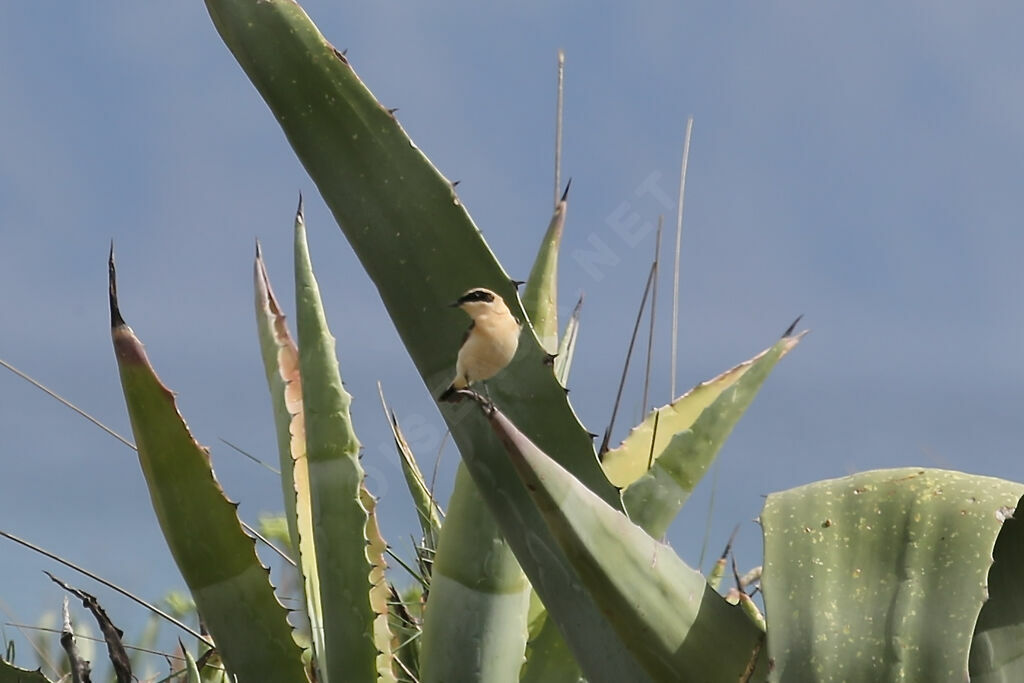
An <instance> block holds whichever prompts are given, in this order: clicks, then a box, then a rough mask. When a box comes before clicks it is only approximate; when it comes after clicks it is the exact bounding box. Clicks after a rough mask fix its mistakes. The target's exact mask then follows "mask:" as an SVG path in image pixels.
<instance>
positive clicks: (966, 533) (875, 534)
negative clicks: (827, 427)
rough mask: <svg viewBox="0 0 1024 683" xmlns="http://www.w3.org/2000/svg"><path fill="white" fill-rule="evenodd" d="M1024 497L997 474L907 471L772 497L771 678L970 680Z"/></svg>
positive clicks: (765, 580)
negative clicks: (1004, 534)
mask: <svg viewBox="0 0 1024 683" xmlns="http://www.w3.org/2000/svg"><path fill="white" fill-rule="evenodd" d="M1022 493H1024V485H1021V484H1016V483H1013V482H1008V481H1004V480H1000V479H994V478H991V477H980V476H973V475H966V474H962V473H959V472H950V471H945V470H934V469H923V468H901V469H893V470H878V471H872V472H862V473H860V474H856V475H852V476H849V477H844V478H841V479H832V480H828V481H822V482H816V483H814V484H808V485H806V486H801V487H798V488H795V489H791V490H789V491H783V492H781V493H775V494H772V495H770V496H768V499H767V500H766V502H765V507H764V511H763V512H762V514H761V522H762V526H763V527H764V539H765V565H764V574H763V577H762V590H763V591H764V598H765V610H766V617H767V619H768V623H769V637H768V654H769V657H771V659H772V660H773V661H774V663H775V667H774V669H773V671H772V674H771V677H770V680H773V681H790V680H820V679H821V677H822V675H823V672H842V675H843V677H844V679H845V680H873V681H898V680H907V681H947V680H967V676H968V652H969V649H970V646H971V642H972V637H973V633H974V628H975V623H976V622H977V620H978V615H979V612H980V611H981V609H982V605H983V603H985V600H986V599H987V593H986V582H987V577H988V573H989V569H990V566H991V564H992V550H993V547H994V545H995V542H996V538H997V536H998V535H999V532H1000V529H1001V527H1002V521H1001V520H1002V517H1003V516H1002V515H1001V514H1000V510H1007V509H1009V508H1012V507H1013V506H1015V505H1016V504H1017V501H1018V500H1019V499H1020V497H1021V494H1022ZM1017 571H1018V576H1019V568H1018V570H1017ZM828 675H830V674H828Z"/></svg>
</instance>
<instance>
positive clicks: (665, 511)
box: [622, 335, 803, 538]
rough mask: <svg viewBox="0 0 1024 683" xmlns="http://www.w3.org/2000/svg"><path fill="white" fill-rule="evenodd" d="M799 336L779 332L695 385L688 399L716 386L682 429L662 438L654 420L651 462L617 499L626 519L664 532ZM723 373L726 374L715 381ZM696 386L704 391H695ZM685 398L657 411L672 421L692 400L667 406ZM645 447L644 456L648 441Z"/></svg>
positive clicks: (702, 396)
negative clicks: (755, 350) (770, 341)
mask: <svg viewBox="0 0 1024 683" xmlns="http://www.w3.org/2000/svg"><path fill="white" fill-rule="evenodd" d="M802 336H803V335H796V336H793V337H783V338H782V339H780V340H779V341H778V342H777V343H776V344H775V346H773V347H771V348H769V349H767V350H765V351H764V352H762V353H760V354H758V355H757V356H755V357H754V358H753V359H752V360H749V361H747V362H746V363H743V364H742V365H739V366H737V367H736V368H733V369H732V370H729V371H728V372H726V373H724V374H723V375H719V377H717V378H715V379H713V380H711V381H710V382H707V383H705V384H701V385H699V386H698V387H697V388H696V389H694V390H693V391H691V392H690V393H689V394H687V396H691V397H692V396H694V395H697V396H698V398H696V399H695V400H693V402H694V403H700V402H702V401H703V400H704V399H707V398H709V397H710V395H711V394H713V393H715V391H716V390H717V389H719V388H721V389H722V390H721V392H720V393H718V395H717V396H716V397H715V398H714V400H713V401H712V402H711V403H710V404H709V405H707V406H706V407H705V408H704V409H703V410H701V411H700V414H699V416H698V417H697V419H696V420H695V421H693V422H692V423H691V424H690V425H689V426H688V427H687V428H686V429H684V430H682V431H680V432H677V433H676V434H675V435H673V436H671V438H670V439H669V440H668V442H667V443H665V442H664V441H662V439H661V433H662V429H663V427H662V423H661V422H660V421H659V422H658V423H657V427H658V433H657V434H653V432H652V434H653V438H654V441H655V454H654V455H655V458H654V460H653V464H652V465H651V466H650V469H648V470H647V471H646V472H645V473H644V474H643V475H641V476H640V478H639V479H637V480H636V481H634V482H633V483H632V484H630V485H629V487H628V488H627V489H626V490H625V492H623V495H622V502H623V504H624V505H625V507H626V512H627V513H628V514H629V517H630V519H632V520H633V521H634V522H635V523H636V524H639V525H640V526H641V527H643V528H644V530H646V531H647V533H649V534H650V535H651V536H653V537H654V538H661V537H662V536H664V535H665V532H666V531H668V527H669V525H670V524H671V523H672V520H673V519H675V516H676V515H677V514H678V513H679V510H680V509H681V508H682V507H683V503H685V502H686V500H687V499H688V498H689V497H690V494H691V493H693V489H694V488H695V487H696V486H697V484H698V483H699V482H700V480H701V478H703V476H704V474H705V473H706V472H707V471H708V468H709V467H711V463H713V462H714V460H715V457H717V455H718V452H719V450H721V448H722V444H724V443H725V440H726V439H727V438H729V434H730V433H731V432H732V428H733V427H734V426H735V425H736V423H737V422H738V421H739V419H740V418H741V417H743V413H745V412H746V410H747V408H748V407H749V406H750V404H751V402H752V401H753V400H754V397H755V396H756V395H757V392H758V390H759V389H760V388H761V385H762V384H764V381H765V380H766V379H767V378H768V374H769V373H770V372H771V371H772V370H773V369H774V368H775V364H776V363H778V362H779V359H780V358H782V356H784V355H786V354H787V353H788V352H789V351H790V350H791V349H792V348H793V347H794V346H796V345H797V343H799V341H800V339H801V338H802ZM740 368H742V369H740ZM723 377H726V378H727V379H726V380H724V381H719V380H721V379H722V378H723ZM712 387H713V388H712ZM701 389H705V391H703V392H700V390H701ZM698 392H700V393H699V394H698ZM686 399H687V397H686V396H684V397H683V398H682V399H680V400H679V401H678V402H677V403H676V404H673V405H671V406H665V407H664V408H662V409H661V411H662V412H661V413H658V414H659V415H669V416H671V417H675V418H676V419H677V421H676V426H677V427H678V425H679V424H680V422H679V421H678V419H679V417H680V416H681V415H685V414H686V412H688V410H689V409H691V408H692V406H686V407H684V408H683V409H681V410H675V411H673V410H672V408H673V406H675V405H679V404H682V403H684V402H686ZM670 419H671V418H670ZM639 431H641V428H637V429H635V430H634V431H633V434H630V437H634V435H635V434H637V432H639ZM659 441H660V442H661V443H664V447H663V448H662V449H661V450H660V451H658V450H657V444H658V442H659ZM649 443H650V442H648V444H649ZM639 445H642V444H640V443H639V442H638V440H637V439H635V438H634V439H633V442H632V444H631V447H633V448H636V447H637V446H639ZM647 449H648V457H650V445H648V447H647ZM645 466H646V463H645Z"/></svg>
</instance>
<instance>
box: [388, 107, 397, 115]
mask: <svg viewBox="0 0 1024 683" xmlns="http://www.w3.org/2000/svg"><path fill="white" fill-rule="evenodd" d="M396 111H398V107H394V108H390V109H388V113H389V114H391V115H392V116H394V115H395V112H396Z"/></svg>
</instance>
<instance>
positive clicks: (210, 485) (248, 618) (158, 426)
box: [110, 253, 306, 682]
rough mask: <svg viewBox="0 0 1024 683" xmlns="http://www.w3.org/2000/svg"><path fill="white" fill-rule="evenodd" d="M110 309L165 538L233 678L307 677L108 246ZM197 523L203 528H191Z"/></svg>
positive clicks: (263, 572) (262, 570)
mask: <svg viewBox="0 0 1024 683" xmlns="http://www.w3.org/2000/svg"><path fill="white" fill-rule="evenodd" d="M110 315H111V327H112V330H111V336H112V338H113V343H114V354H115V356H116V357H117V365H118V368H119V370H120V374H121V386H122V389H123V391H124V398H125V403H126V404H127V407H128V416H129V417H130V418H131V424H132V432H133V433H134V435H135V443H136V445H137V447H138V455H139V463H140V464H141V465H142V473H143V474H144V475H145V478H146V484H147V485H148V486H149V494H150V498H151V499H152V502H153V509H154V511H155V512H156V516H157V520H158V521H159V522H160V528H161V529H162V530H163V534H164V538H165V539H166V540H167V545H168V547H169V548H170V551H171V555H172V556H173V557H174V560H175V563H176V564H177V565H178V570H179V571H180V572H181V575H182V577H183V578H184V579H185V583H186V584H187V585H188V587H189V590H190V591H191V593H192V597H193V598H194V599H195V602H196V607H197V609H198V611H199V613H200V614H201V615H202V618H203V621H204V623H205V624H206V627H207V628H208V629H209V632H210V634H211V635H212V636H213V638H214V640H215V641H216V643H217V648H218V649H219V650H220V652H221V655H222V656H223V659H224V663H225V666H226V667H227V668H228V670H229V671H231V672H232V673H233V674H234V675H236V676H237V677H238V679H239V680H240V681H261V680H274V681H282V682H286V681H305V680H306V674H305V670H304V668H303V665H302V656H301V655H302V652H301V650H300V649H299V647H298V645H296V644H295V641H294V639H293V638H292V631H291V627H290V626H289V625H288V618H287V611H286V610H285V608H284V607H283V606H282V605H281V603H280V602H278V600H277V597H276V596H275V595H274V590H273V587H272V586H271V585H270V580H269V570H268V569H267V568H266V567H264V566H263V565H262V564H261V563H260V561H259V558H258V557H257V556H256V549H255V547H254V543H253V539H252V538H250V537H249V536H247V535H246V534H245V533H244V531H243V530H242V526H241V524H240V522H239V519H238V514H237V512H236V504H235V503H232V502H231V501H229V500H228V499H227V498H226V497H225V496H224V491H223V489H221V487H220V484H219V483H218V481H217V479H216V477H215V476H214V474H213V469H212V468H211V466H210V455H209V452H208V451H207V450H206V449H205V448H203V447H201V446H200V445H199V444H198V443H196V440H195V439H194V438H193V437H192V434H190V433H189V430H188V427H187V426H186V425H185V421H184V419H183V418H182V417H181V414H180V413H179V412H178V409H177V407H176V405H175V401H174V394H172V393H171V391H170V390H169V389H167V387H165V386H164V385H163V383H161V381H160V379H159V378H158V377H157V375H156V373H155V372H154V370H153V367H152V366H151V365H150V363H149V359H148V358H147V357H146V352H145V350H144V349H143V346H142V343H141V342H140V341H139V340H138V338H137V337H136V336H135V333H134V332H132V330H131V328H130V327H128V325H127V324H125V322H124V319H123V318H122V317H121V314H120V312H119V310H118V306H117V288H116V281H115V276H114V260H113V253H111V259H110ZM198 529H201V530H202V533H196V530H198Z"/></svg>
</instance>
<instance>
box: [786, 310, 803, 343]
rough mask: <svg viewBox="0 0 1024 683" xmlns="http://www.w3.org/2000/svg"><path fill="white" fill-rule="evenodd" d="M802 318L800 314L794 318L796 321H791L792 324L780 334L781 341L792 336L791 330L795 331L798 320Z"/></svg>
mask: <svg viewBox="0 0 1024 683" xmlns="http://www.w3.org/2000/svg"><path fill="white" fill-rule="evenodd" d="M803 317H804V314H803V313H801V314H800V315H798V316H797V317H796V320H794V321H793V324H792V325H790V326H789V327H787V328H786V331H785V332H783V333H782V338H783V339H785V338H786V337H792V336H793V330H795V329H796V326H797V325H799V324H800V320H802V319H803Z"/></svg>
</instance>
